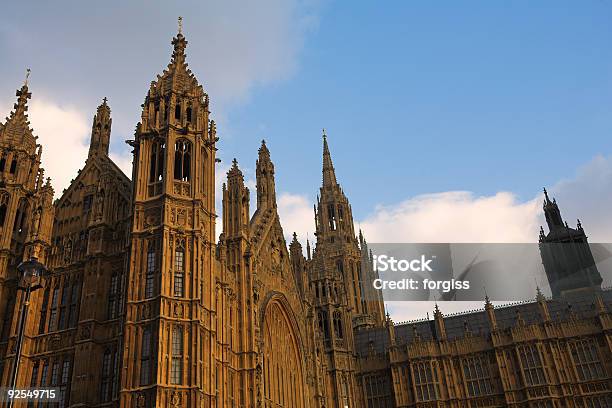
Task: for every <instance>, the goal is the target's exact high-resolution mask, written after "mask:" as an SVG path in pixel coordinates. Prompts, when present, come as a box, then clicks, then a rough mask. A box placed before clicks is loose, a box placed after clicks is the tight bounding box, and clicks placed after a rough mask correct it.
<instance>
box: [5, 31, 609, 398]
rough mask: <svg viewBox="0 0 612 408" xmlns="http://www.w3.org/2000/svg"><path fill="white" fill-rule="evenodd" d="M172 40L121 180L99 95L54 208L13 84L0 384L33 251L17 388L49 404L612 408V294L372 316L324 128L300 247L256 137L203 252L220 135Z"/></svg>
mask: <svg viewBox="0 0 612 408" xmlns="http://www.w3.org/2000/svg"><path fill="white" fill-rule="evenodd" d="M172 45H173V54H172V59H171V62H170V64H169V65H168V67H167V68H166V69H165V70H164V71H163V73H162V74H161V75H159V76H158V77H157V78H156V79H155V80H154V81H153V82H152V83H151V86H150V88H149V91H148V93H147V95H146V97H145V102H144V104H143V109H142V116H141V121H140V123H138V125H137V128H136V132H135V138H134V139H133V140H130V141H128V144H129V145H130V146H131V147H132V149H133V158H134V160H133V171H132V181H130V179H128V177H126V176H125V175H124V174H123V173H122V172H121V170H119V168H118V167H117V166H116V165H115V164H114V163H113V162H112V160H111V159H110V158H109V156H108V149H109V142H110V133H111V124H112V120H111V111H110V107H109V105H108V103H107V101H106V99H105V100H104V101H103V103H102V104H101V105H100V106H99V107H98V109H97V112H96V113H95V115H94V119H93V126H92V133H91V144H90V151H89V155H88V157H87V159H86V162H85V165H84V167H83V168H82V169H81V170H80V171H79V173H78V175H77V176H76V178H75V179H74V180H73V181H72V183H71V185H70V187H69V188H68V189H66V190H65V191H64V192H63V194H62V195H61V197H60V198H59V199H58V200H56V201H55V203H53V204H52V197H53V190H52V188H51V185H50V182H49V181H47V182H44V181H43V171H42V169H40V161H41V160H40V159H41V151H42V147H41V146H39V145H37V144H36V138H35V137H34V136H33V134H32V130H31V129H30V127H29V124H28V119H27V99H28V98H29V97H30V93H29V90H28V86H27V83H26V84H25V85H24V86H23V87H22V88H21V89H20V90H19V91H18V92H17V96H18V101H17V103H16V104H15V108H14V110H13V112H12V113H11V115H10V117H9V118H7V120H6V122H5V123H4V124H0V323H1V324H2V327H1V331H0V382H1V383H2V384H8V383H9V377H10V376H11V362H12V361H13V359H14V357H15V349H14V344H15V340H16V337H17V327H16V326H17V321H18V315H19V307H18V306H19V305H20V304H21V292H20V291H17V289H16V286H17V280H18V273H17V269H16V267H17V265H18V264H19V262H20V261H22V260H27V259H31V258H37V259H38V260H39V261H41V262H43V263H44V264H45V265H47V267H48V268H49V273H48V276H47V277H46V278H45V280H44V287H43V289H42V290H39V291H36V292H34V293H33V295H32V298H31V301H30V313H29V317H28V321H27V325H26V330H25V339H24V348H23V360H22V364H21V369H20V372H19V378H18V382H17V384H18V386H19V387H20V388H23V387H29V386H33V387H34V386H36V387H40V386H53V387H56V388H58V389H59V390H60V396H61V402H60V404H59V405H60V406H70V407H126V408H127V407H130V408H133V407H137V408H140V407H143V408H144V407H207V408H208V407H239V408H247V407H252V408H254V407H257V408H259V407H270V408H272V407H274V408H280V407H285V408H307V407H317V408H324V407H327V408H332V407H333V408H344V407H356V408H359V407H396V406H397V407H408V406H411V407H412V406H419V407H426V406H427V407H429V406H448V407H472V406H478V407H481V406H482V407H484V406H517V407H519V406H520V407H523V406H524V407H527V406H534V407H583V406H589V407H591V406H593V407H596V406H612V405H611V404H612V402H611V401H610V390H611V384H610V381H611V380H610V373H611V372H612V366H611V362H612V359H611V358H610V357H611V353H610V350H611V347H612V337H611V336H612V334H611V333H612V332H611V328H612V317H611V316H610V314H609V312H608V307H609V305H610V303H611V301H612V299H611V296H610V293H609V292H605V291H604V292H598V291H597V290H591V291H588V293H587V292H585V293H582V292H579V293H574V294H573V295H574V296H575V297H574V298H572V299H574V300H567V299H565V298H564V300H560V299H555V300H547V299H544V298H543V297H542V296H538V298H537V300H536V301H535V302H532V303H525V304H522V305H515V306H512V307H506V308H494V307H493V306H492V305H491V303H490V302H488V300H487V301H486V302H485V309H484V310H483V311H477V312H473V313H469V314H465V315H461V316H452V317H447V318H444V317H443V316H442V314H441V313H440V312H439V310H436V311H435V313H434V320H433V321H429V320H426V321H420V322H414V323H410V324H402V325H394V324H393V322H391V320H390V319H389V318H388V317H385V316H384V305H383V301H382V297H381V295H380V294H379V293H376V292H375V291H374V289H373V288H372V286H371V285H368V284H367V282H371V281H372V279H373V278H375V277H376V274H375V272H374V271H373V270H372V268H371V265H372V263H371V259H370V255H369V253H368V248H367V243H366V241H365V238H364V237H363V235H362V234H361V232H358V233H356V231H355V227H354V223H353V217H352V210H351V206H350V203H349V201H348V199H347V197H346V195H345V194H344V192H343V190H342V188H341V187H340V185H339V183H338V181H337V179H336V174H335V169H334V166H333V163H332V159H331V154H330V150H329V146H328V142H327V138H326V136H325V135H324V138H323V182H322V186H321V189H320V195H319V197H318V199H317V203H316V205H315V209H314V210H315V211H314V218H315V225H316V245H315V247H314V250H313V251H311V248H310V243H308V244H307V247H306V250H305V251H304V249H303V248H302V246H301V244H300V243H299V241H298V240H297V237H296V235H295V234H294V236H293V240H292V241H291V242H290V243H289V245H288V244H287V242H285V238H284V236H285V234H284V233H283V229H282V226H281V223H280V219H279V215H278V211H277V202H276V192H275V180H274V177H275V168H274V165H273V163H272V159H271V154H270V151H269V149H268V147H267V146H266V144H265V142H262V144H261V147H260V149H259V152H258V158H257V162H256V179H257V183H256V185H257V187H256V190H257V191H256V200H255V202H256V209H255V211H254V212H253V215H252V216H251V210H250V204H251V199H250V192H249V190H248V188H247V187H246V186H245V182H244V176H243V174H242V172H241V170H240V169H239V167H238V164H237V162H236V161H235V160H234V162H233V165H232V167H231V169H230V170H229V171H228V173H227V180H226V183H224V185H223V189H222V197H221V198H222V215H221V217H222V225H223V230H222V231H221V233H220V234H219V238H218V240H216V237H217V232H216V230H215V224H216V220H217V217H219V215H218V214H217V210H216V208H215V179H216V173H215V167H216V163H217V161H218V160H217V158H216V150H217V148H216V145H217V143H218V141H219V137H218V136H217V134H216V127H215V123H214V121H212V120H211V118H210V111H209V107H210V101H209V97H208V95H207V94H206V93H205V92H204V89H203V87H202V86H201V85H200V84H199V82H198V81H197V79H196V78H195V76H194V75H193V74H192V72H191V71H190V70H189V68H188V66H187V63H186V61H185V49H186V46H187V41H186V39H185V37H184V36H183V34H182V33H180V32H179V34H178V35H177V36H176V37H175V38H174V39H173V41H172ZM550 206H552V203H551V204H550ZM555 206H556V203H555ZM557 210H558V209H557ZM559 219H560V214H559ZM555 222H557V221H555ZM549 225H550V224H549ZM557 227H558V226H557V225H556V224H555V228H557ZM561 227H562V226H561ZM568 228H569V227H568ZM579 230H580V231H582V228H581V227H580V228H579ZM572 231H575V230H572ZM561 235H562V234H561ZM570 235H571V234H570ZM583 235H584V234H583ZM572 236H573V235H572ZM581 237H582V235H581ZM584 240H585V242H586V236H584ZM215 241H216V242H215ZM591 286H597V285H591ZM590 289H593V288H590ZM569 305H571V306H572V307H571V308H570V307H569ZM32 406H36V404H33V405H32ZM39 406H41V405H39Z"/></svg>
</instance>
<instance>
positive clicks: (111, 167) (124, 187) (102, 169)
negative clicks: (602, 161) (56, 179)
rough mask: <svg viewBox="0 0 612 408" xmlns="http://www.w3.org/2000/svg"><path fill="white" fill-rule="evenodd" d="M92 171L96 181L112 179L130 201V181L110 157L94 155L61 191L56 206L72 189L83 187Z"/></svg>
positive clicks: (61, 202)
mask: <svg viewBox="0 0 612 408" xmlns="http://www.w3.org/2000/svg"><path fill="white" fill-rule="evenodd" d="M92 172H96V173H97V176H95V177H96V178H98V182H100V181H102V180H109V179H113V180H114V181H115V183H116V185H117V186H118V190H119V193H120V194H123V195H125V198H126V200H127V201H131V189H132V181H131V180H130V179H129V178H128V177H127V176H126V175H125V173H123V171H122V170H121V169H120V168H119V166H117V165H116V164H115V162H113V160H112V159H111V158H110V157H108V156H95V157H91V158H89V159H88V160H87V162H86V163H85V166H84V167H83V168H82V169H81V170H79V173H78V175H77V177H75V178H74V179H73V180H72V181H71V183H70V186H68V188H66V189H65V190H64V191H63V192H62V195H61V197H60V198H59V199H58V201H57V203H56V206H57V207H60V206H61V205H62V204H63V203H64V201H65V200H67V199H68V197H70V195H71V193H72V191H73V190H75V189H77V188H81V187H83V186H84V182H85V181H86V180H87V179H88V178H89V176H90V173H92Z"/></svg>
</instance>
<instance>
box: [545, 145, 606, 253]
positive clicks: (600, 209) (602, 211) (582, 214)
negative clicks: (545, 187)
mask: <svg viewBox="0 0 612 408" xmlns="http://www.w3.org/2000/svg"><path fill="white" fill-rule="evenodd" d="M550 195H551V196H554V197H555V198H556V199H557V203H558V204H559V209H560V210H561V215H562V216H563V219H564V220H566V221H567V222H568V223H569V224H570V225H575V224H576V219H577V218H579V219H580V221H581V222H582V226H583V227H584V229H585V232H586V233H587V235H588V237H589V242H612V216H611V215H610V203H611V202H612V157H609V156H608V157H605V156H596V157H594V158H593V159H592V160H591V161H590V162H588V163H586V164H585V165H584V166H582V167H580V168H579V169H578V171H577V172H576V175H575V176H574V177H572V178H570V179H566V180H561V181H560V182H558V183H557V184H556V185H555V186H553V187H552V188H551V189H550Z"/></svg>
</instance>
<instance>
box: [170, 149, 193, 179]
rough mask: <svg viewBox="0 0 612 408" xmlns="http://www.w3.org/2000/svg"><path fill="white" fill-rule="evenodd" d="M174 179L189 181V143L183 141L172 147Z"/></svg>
mask: <svg viewBox="0 0 612 408" xmlns="http://www.w3.org/2000/svg"><path fill="white" fill-rule="evenodd" d="M174 179H175V180H181V181H189V180H190V179H191V142H189V141H188V140H185V139H180V140H177V141H176V144H175V146H174Z"/></svg>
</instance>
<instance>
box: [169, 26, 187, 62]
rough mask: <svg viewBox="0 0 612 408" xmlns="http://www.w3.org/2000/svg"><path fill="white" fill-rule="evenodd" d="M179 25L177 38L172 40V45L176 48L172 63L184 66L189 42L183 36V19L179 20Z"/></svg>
mask: <svg viewBox="0 0 612 408" xmlns="http://www.w3.org/2000/svg"><path fill="white" fill-rule="evenodd" d="M178 25H179V26H178V33H177V35H176V37H174V38H173V39H172V45H173V46H174V51H173V52H172V63H174V64H183V63H185V48H187V40H186V39H185V36H184V35H183V17H179V18H178Z"/></svg>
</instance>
